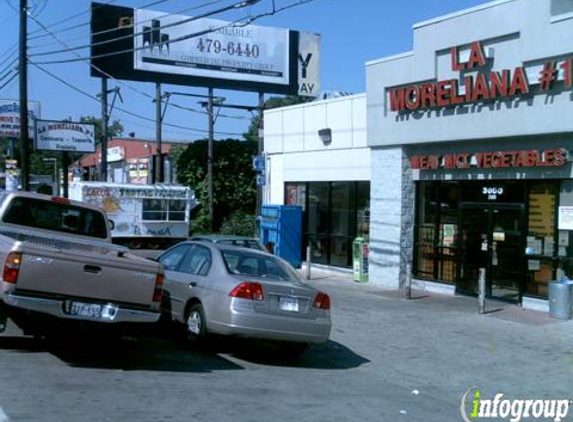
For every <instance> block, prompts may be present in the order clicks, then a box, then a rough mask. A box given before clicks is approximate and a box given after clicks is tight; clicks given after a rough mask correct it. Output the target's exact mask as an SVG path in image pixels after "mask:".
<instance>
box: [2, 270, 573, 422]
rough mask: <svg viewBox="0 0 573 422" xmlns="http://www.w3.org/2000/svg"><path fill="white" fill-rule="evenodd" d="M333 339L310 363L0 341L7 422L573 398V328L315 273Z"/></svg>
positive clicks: (435, 410) (284, 413) (221, 347)
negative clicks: (466, 398) (470, 393)
mask: <svg viewBox="0 0 573 422" xmlns="http://www.w3.org/2000/svg"><path fill="white" fill-rule="evenodd" d="M311 283H312V284H314V285H315V286H316V287H318V288H319V289H321V290H324V291H326V292H328V293H329V294H330V295H331V297H332V302H333V311H332V312H333V313H332V317H333V332H332V335H331V340H330V341H329V342H328V343H326V344H325V345H320V346H313V347H311V348H310V349H309V350H308V351H307V352H306V353H305V354H304V355H303V356H302V357H301V358H300V359H297V360H289V359H278V358H276V357H274V355H273V347H271V346H270V345H266V344H259V343H251V342H236V341H232V340H227V339H215V340H214V341H213V342H212V344H211V346H210V347H208V348H206V349H204V350H193V349H189V348H188V347H187V346H185V345H184V344H182V343H180V342H177V341H172V339H171V338H170V335H169V333H167V332H165V331H157V330H156V331H154V332H153V333H150V334H149V335H147V336H145V337H144V338H142V339H141V340H140V341H138V342H132V341H120V342H117V341H107V340H106V339H105V337H98V336H87V337H74V338H67V339H66V340H65V341H64V340H61V339H60V340H59V341H56V340H48V341H38V340H35V339H33V338H30V337H24V336H22V335H21V333H20V332H19V331H18V330H17V329H16V328H14V327H13V326H11V327H10V328H9V330H8V331H7V332H6V333H4V334H2V335H0V385H1V386H2V388H1V391H2V394H1V395H0V409H1V413H0V420H1V419H2V418H1V416H2V415H3V414H4V415H6V417H5V419H6V418H7V419H8V420H10V421H84V420H86V421H92V420H93V421H96V420H97V421H102V420H106V421H107V420H109V421H115V420H123V421H132V420H133V421H135V420H137V421H164V420H165V421H190V420H195V421H218V422H225V421H267V420H273V421H283V420H284V421H287V420H288V421H292V420H299V421H325V420H336V421H391V422H394V421H408V422H410V421H436V422H444V421H460V420H462V419H461V415H460V404H461V397H462V395H463V394H464V392H465V391H467V390H468V389H469V388H471V387H479V388H480V389H481V391H482V396H483V397H493V395H494V394H495V393H497V392H503V393H504V394H505V395H506V396H507V397H509V398H532V399H537V398H565V397H566V398H570V399H571V398H573V393H572V392H571V385H573V384H572V382H571V380H572V377H573V355H572V354H571V350H572V346H573V331H572V330H573V322H572V321H558V320H555V319H552V318H550V317H549V316H547V315H546V314H541V313H537V312H534V311H526V310H522V309H520V308H518V307H515V306H510V305H503V304H499V303H491V302H490V303H488V307H487V309H488V313H487V314H486V315H478V314H477V302H476V299H474V298H467V297H444V296H438V295H429V294H426V293H421V292H414V297H415V299H413V300H410V301H406V300H404V299H403V298H402V297H401V295H400V294H398V293H396V292H389V291H383V290H380V289H379V288H376V287H375V286H373V285H371V284H357V283H354V282H352V281H351V280H349V279H348V278H347V277H344V276H340V275H335V276H332V275H327V274H320V273H315V278H314V279H313V280H312V281H311ZM570 413H572V415H573V411H571V412H570ZM572 417H573V416H570V417H569V418H570V419H571V418H572ZM566 420H567V419H566Z"/></svg>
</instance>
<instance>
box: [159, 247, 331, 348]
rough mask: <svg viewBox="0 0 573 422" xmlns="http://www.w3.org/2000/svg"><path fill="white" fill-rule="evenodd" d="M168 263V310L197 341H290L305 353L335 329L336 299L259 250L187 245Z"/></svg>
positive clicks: (169, 255)
mask: <svg viewBox="0 0 573 422" xmlns="http://www.w3.org/2000/svg"><path fill="white" fill-rule="evenodd" d="M158 260H159V261H160V262H161V263H163V264H164V265H165V285H164V300H163V304H162V310H163V312H164V313H165V314H166V315H167V316H168V317H170V319H172V320H173V321H176V322H180V323H183V324H184V326H185V329H186V335H187V337H188V339H189V340H190V341H191V342H200V341H202V340H204V338H205V337H206V336H207V334H208V333H214V334H223V335H235V336H241V337H249V338H259V339H266V340H279V341H282V342H284V344H283V346H282V350H283V351H284V352H287V353H290V354H292V355H297V354H300V353H302V352H303V351H304V350H305V348H306V346H307V344H309V343H324V342H326V341H327V340H328V336H329V335H330V330H331V320H330V298H329V296H328V295H327V294H326V293H323V292H320V291H317V290H316V289H314V288H312V287H311V286H309V285H308V284H306V283H305V282H304V280H303V279H302V278H301V277H300V275H299V274H298V273H297V272H296V271H295V270H294V269H293V268H292V267H291V266H290V265H289V264H288V263H287V262H285V261H284V260H282V259H280V258H278V257H276V256H274V255H270V254H268V253H265V252H260V251H257V250H254V249H246V248H240V247H235V246H230V245H225V244H220V243H213V242H193V241H189V242H182V243H179V244H177V245H175V246H173V247H172V248H170V249H168V250H167V251H165V252H164V253H163V254H161V255H160V256H159V257H158Z"/></svg>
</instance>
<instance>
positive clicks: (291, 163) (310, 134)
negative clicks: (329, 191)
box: [264, 94, 371, 204]
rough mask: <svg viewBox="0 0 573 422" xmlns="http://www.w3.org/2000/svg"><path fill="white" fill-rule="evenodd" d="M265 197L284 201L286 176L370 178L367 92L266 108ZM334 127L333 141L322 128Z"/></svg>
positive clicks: (293, 178) (295, 179)
mask: <svg viewBox="0 0 573 422" xmlns="http://www.w3.org/2000/svg"><path fill="white" fill-rule="evenodd" d="M264 119H265V122H264V127H265V132H264V139H265V153H266V154H267V157H268V163H267V169H268V175H267V185H266V188H265V196H264V198H265V202H266V203H272V204H283V202H284V183H285V182H313V181H315V182H318V181H321V182H329V181H351V180H361V181H368V180H370V161H371V155H370V149H369V148H368V146H367V139H366V96H365V94H360V95H353V96H346V97H340V98H335V99H330V100H325V101H316V102H312V103H306V104H299V105H295V106H290V107H283V108H278V109H274V110H268V111H265V115H264ZM326 128H329V129H331V131H332V142H331V144H329V145H325V144H323V142H322V141H321V140H320V137H319V136H318V131H319V130H321V129H326Z"/></svg>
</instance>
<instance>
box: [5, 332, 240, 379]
mask: <svg viewBox="0 0 573 422" xmlns="http://www.w3.org/2000/svg"><path fill="white" fill-rule="evenodd" d="M0 350H11V351H16V352H20V353H41V352H47V353H50V354H52V355H53V356H55V357H57V358H58V359H60V360H61V361H62V362H64V363H65V364H66V365H68V366H71V367H78V368H96V369H110V370H123V371H162V372H188V373H208V372H213V371H219V370H231V369H244V368H243V367H242V366H240V365H237V364H235V363H233V362H231V361H229V360H228V359H225V358H224V357H220V356H218V355H215V354H212V353H207V352H206V351H199V350H192V349H190V348H187V347H185V346H184V345H182V344H179V343H177V342H174V341H171V340H169V339H161V338H150V337H143V338H141V339H139V340H134V339H121V338H117V337H106V336H101V335H96V336H87V335H86V336H83V335H82V336H78V335H76V336H73V338H62V337H47V338H44V339H41V340H40V339H35V338H33V337H7V336H0Z"/></svg>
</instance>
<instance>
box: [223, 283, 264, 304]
mask: <svg viewBox="0 0 573 422" xmlns="http://www.w3.org/2000/svg"><path fill="white" fill-rule="evenodd" d="M229 296H231V297H237V298H241V299H250V300H259V301H261V300H264V298H265V296H264V294H263V286H262V284H260V283H253V282H251V283H241V284H239V285H238V286H237V287H235V288H234V289H233V290H231V293H229Z"/></svg>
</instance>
